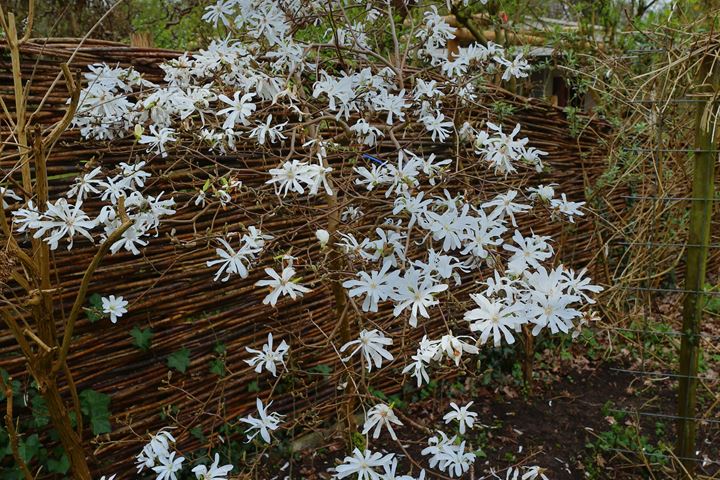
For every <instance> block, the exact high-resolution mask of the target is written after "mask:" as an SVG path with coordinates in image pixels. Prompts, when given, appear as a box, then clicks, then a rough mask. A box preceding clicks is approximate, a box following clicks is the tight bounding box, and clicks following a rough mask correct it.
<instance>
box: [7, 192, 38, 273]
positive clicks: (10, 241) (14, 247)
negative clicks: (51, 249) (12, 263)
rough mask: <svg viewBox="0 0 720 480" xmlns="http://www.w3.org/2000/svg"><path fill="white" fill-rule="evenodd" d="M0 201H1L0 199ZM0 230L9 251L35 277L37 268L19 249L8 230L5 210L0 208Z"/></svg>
mask: <svg viewBox="0 0 720 480" xmlns="http://www.w3.org/2000/svg"><path fill="white" fill-rule="evenodd" d="M0 200H2V199H1V198H0ZM0 229H2V233H3V235H4V236H6V237H7V239H8V245H9V247H10V250H11V251H12V252H13V253H14V254H15V255H16V256H17V258H19V259H20V262H21V263H22V264H23V265H24V266H25V268H27V269H29V270H30V272H31V273H32V274H33V275H36V274H37V273H38V271H37V266H36V265H35V262H33V260H32V258H30V256H29V255H28V254H27V253H25V252H24V251H23V249H22V248H20V245H18V243H17V240H15V237H13V235H12V231H11V230H10V224H9V223H8V219H7V216H6V215H5V209H3V208H0Z"/></svg>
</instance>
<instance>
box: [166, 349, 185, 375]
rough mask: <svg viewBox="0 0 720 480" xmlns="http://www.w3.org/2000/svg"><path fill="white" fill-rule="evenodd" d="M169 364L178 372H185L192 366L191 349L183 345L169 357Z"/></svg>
mask: <svg viewBox="0 0 720 480" xmlns="http://www.w3.org/2000/svg"><path fill="white" fill-rule="evenodd" d="M167 366H168V367H169V368H173V369H175V370H177V371H178V372H181V373H185V372H186V371H187V368H188V366H190V350H188V349H187V348H185V347H183V348H181V349H180V350H178V351H177V352H173V353H171V354H170V355H168V357H167Z"/></svg>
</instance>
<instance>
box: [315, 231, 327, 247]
mask: <svg viewBox="0 0 720 480" xmlns="http://www.w3.org/2000/svg"><path fill="white" fill-rule="evenodd" d="M315 238H317V239H318V242H320V246H321V247H325V245H327V243H328V242H329V241H330V233H328V231H327V230H324V229H322V228H321V229H319V230H316V231H315Z"/></svg>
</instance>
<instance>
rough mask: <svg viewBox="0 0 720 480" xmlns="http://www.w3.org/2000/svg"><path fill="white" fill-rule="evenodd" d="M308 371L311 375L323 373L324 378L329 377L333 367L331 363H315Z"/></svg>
mask: <svg viewBox="0 0 720 480" xmlns="http://www.w3.org/2000/svg"><path fill="white" fill-rule="evenodd" d="M307 373H309V374H311V375H322V376H323V378H328V377H329V376H330V373H332V368H330V366H329V365H315V366H314V367H310V368H308V369H307Z"/></svg>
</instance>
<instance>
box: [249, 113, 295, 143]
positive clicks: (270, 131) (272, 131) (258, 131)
mask: <svg viewBox="0 0 720 480" xmlns="http://www.w3.org/2000/svg"><path fill="white" fill-rule="evenodd" d="M270 122H272V115H268V117H267V119H265V122H264V123H263V122H257V127H255V128H253V129H252V131H251V132H250V138H257V141H258V143H259V144H260V145H265V138H267V139H268V140H270V143H275V142H277V141H278V140H285V135H283V134H282V129H283V127H284V126H285V125H287V123H288V122H283V123H280V124H278V125H273V126H272V127H271V126H270Z"/></svg>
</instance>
